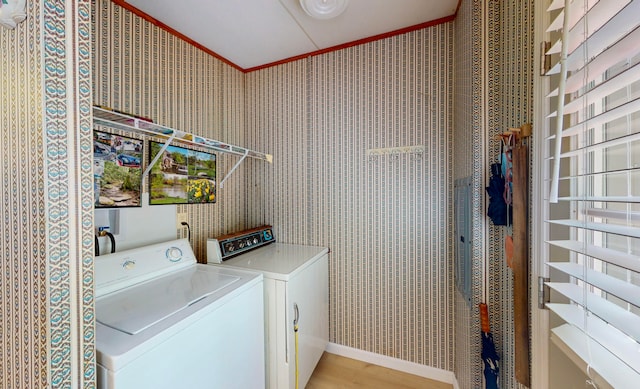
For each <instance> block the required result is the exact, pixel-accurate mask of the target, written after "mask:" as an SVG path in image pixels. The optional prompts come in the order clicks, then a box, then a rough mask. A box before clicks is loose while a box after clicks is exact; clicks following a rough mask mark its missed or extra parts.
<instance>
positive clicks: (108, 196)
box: [93, 130, 144, 208]
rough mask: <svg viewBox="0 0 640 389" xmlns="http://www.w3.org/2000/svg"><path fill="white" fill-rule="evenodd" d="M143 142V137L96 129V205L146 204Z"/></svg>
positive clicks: (94, 168) (94, 151)
mask: <svg viewBox="0 0 640 389" xmlns="http://www.w3.org/2000/svg"><path fill="white" fill-rule="evenodd" d="M143 144H144V142H143V141H142V140H139V139H134V138H130V137H127V136H122V135H116V134H111V133H108V132H103V131H97V130H94V131H93V190H94V207H95V208H127V207H140V206H142V204H141V203H142V201H141V200H142V156H143Z"/></svg>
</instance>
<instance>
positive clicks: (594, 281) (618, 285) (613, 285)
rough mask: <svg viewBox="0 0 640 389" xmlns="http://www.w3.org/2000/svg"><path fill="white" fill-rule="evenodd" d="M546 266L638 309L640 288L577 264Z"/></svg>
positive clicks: (639, 305) (567, 263) (563, 263)
mask: <svg viewBox="0 0 640 389" xmlns="http://www.w3.org/2000/svg"><path fill="white" fill-rule="evenodd" d="M548 265H549V266H550V267H552V268H554V269H556V270H559V271H561V272H563V273H565V274H567V275H569V276H571V277H575V278H577V279H579V280H581V281H584V282H586V283H588V284H589V285H593V286H595V287H596V288H598V289H601V290H603V291H605V292H607V293H611V294H613V295H614V296H616V297H618V298H619V299H621V300H624V301H626V302H628V303H630V304H633V305H635V306H636V307H640V286H635V285H633V284H630V283H628V282H625V281H621V280H619V279H617V278H614V277H611V276H608V275H606V274H604V273H601V272H599V271H596V270H585V268H584V266H582V265H580V264H577V263H570V262H549V263H548ZM639 351H640V350H639Z"/></svg>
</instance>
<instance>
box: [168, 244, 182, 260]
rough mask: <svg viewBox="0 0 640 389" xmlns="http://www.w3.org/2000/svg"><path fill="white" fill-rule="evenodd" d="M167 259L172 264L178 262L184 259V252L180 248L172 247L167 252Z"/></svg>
mask: <svg viewBox="0 0 640 389" xmlns="http://www.w3.org/2000/svg"><path fill="white" fill-rule="evenodd" d="M166 255H167V259H168V260H170V261H171V262H178V261H179V260H181V259H182V250H180V248H178V247H171V248H170V249H168V250H167V254H166Z"/></svg>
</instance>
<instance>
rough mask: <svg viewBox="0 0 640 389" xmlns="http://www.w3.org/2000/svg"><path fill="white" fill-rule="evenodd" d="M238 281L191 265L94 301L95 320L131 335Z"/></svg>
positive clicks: (236, 278)
mask: <svg viewBox="0 0 640 389" xmlns="http://www.w3.org/2000/svg"><path fill="white" fill-rule="evenodd" d="M239 279H240V278H239V277H234V276H230V275H225V274H219V273H217V272H210V271H207V270H206V268H205V269H203V268H202V267H199V266H192V267H189V268H187V269H185V270H183V271H180V272H176V273H174V274H171V275H168V276H165V277H160V278H157V279H154V280H151V281H149V282H145V283H143V284H139V285H135V286H132V287H130V288H127V289H123V290H121V291H119V292H116V293H112V294H110V295H107V296H105V297H103V298H100V299H98V300H97V301H96V315H97V320H98V321H99V322H100V323H102V324H104V325H106V326H108V327H111V328H113V329H116V330H118V331H122V332H124V333H127V334H130V335H135V334H137V333H139V332H141V331H143V330H145V329H147V328H149V327H151V326H152V325H154V324H156V323H158V322H160V321H162V320H163V319H165V318H167V317H169V316H171V315H173V314H175V313H176V312H179V311H181V310H183V309H185V308H187V307H189V306H190V305H193V304H195V303H197V302H198V301H200V300H202V299H204V298H206V297H207V296H209V295H211V294H213V293H215V292H216V291H218V290H220V289H222V288H224V287H226V286H229V285H231V284H233V283H234V282H236V281H238V280H239Z"/></svg>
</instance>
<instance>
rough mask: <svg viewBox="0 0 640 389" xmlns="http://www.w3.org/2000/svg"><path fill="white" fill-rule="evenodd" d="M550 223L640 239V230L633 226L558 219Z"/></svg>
mask: <svg viewBox="0 0 640 389" xmlns="http://www.w3.org/2000/svg"><path fill="white" fill-rule="evenodd" d="M548 222H549V223H552V224H556V225H562V226H567V227H576V228H583V229H586V230H591V231H598V232H606V233H609V234H616V235H621V236H628V237H631V238H640V228H638V227H632V226H620V225H613V224H606V223H594V222H584V221H581V220H572V219H558V220H548Z"/></svg>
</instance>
